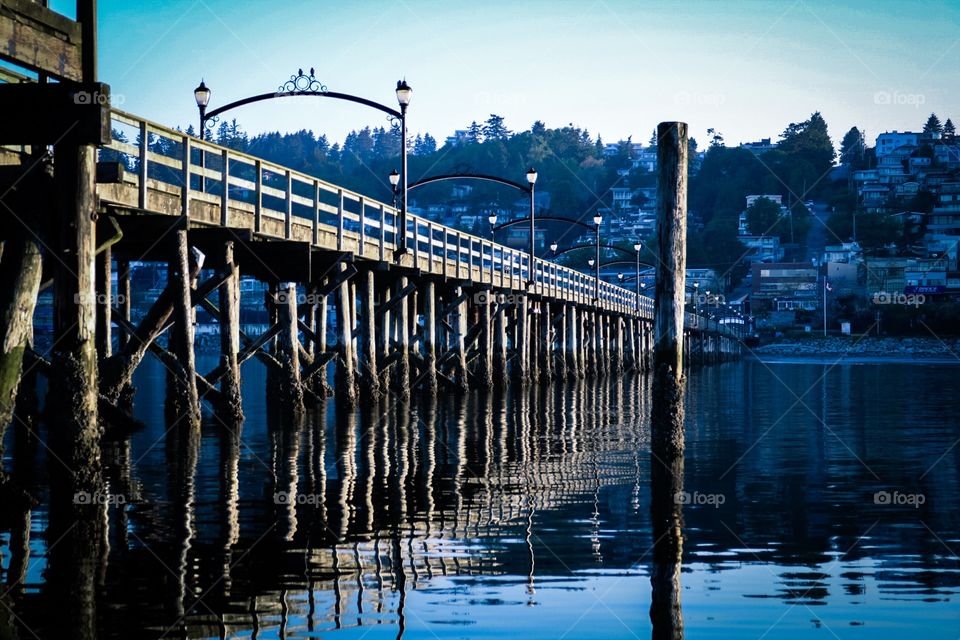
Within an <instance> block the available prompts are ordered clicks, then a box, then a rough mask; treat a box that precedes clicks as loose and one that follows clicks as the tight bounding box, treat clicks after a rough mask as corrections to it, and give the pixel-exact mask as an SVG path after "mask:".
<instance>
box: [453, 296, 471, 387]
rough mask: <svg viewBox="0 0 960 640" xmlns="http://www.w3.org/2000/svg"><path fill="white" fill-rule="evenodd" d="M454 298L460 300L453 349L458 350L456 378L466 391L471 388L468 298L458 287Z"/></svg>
mask: <svg viewBox="0 0 960 640" xmlns="http://www.w3.org/2000/svg"><path fill="white" fill-rule="evenodd" d="M454 296H456V297H457V298H459V299H460V302H459V303H458V304H457V306H456V309H455V311H454V315H456V318H455V320H454V329H455V331H454V334H453V347H452V348H453V349H455V350H456V356H455V365H454V366H455V373H456V375H455V378H454V380H456V382H457V386H458V387H459V388H460V389H461V390H463V391H466V390H467V389H468V388H469V386H470V380H469V372H468V370H467V344H466V337H467V324H468V323H467V298H466V296H464V295H463V288H462V287H457V289H456V291H455V292H454Z"/></svg>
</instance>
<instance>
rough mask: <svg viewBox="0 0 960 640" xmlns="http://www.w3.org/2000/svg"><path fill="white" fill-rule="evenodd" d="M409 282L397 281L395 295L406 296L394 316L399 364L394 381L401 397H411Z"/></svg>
mask: <svg viewBox="0 0 960 640" xmlns="http://www.w3.org/2000/svg"><path fill="white" fill-rule="evenodd" d="M408 284H409V281H408V280H407V277H406V276H401V277H400V279H399V280H398V281H397V290H396V293H395V295H398V296H404V297H403V299H402V300H401V301H400V304H399V305H398V306H397V312H396V313H395V314H394V321H393V336H394V345H395V348H396V349H397V364H396V365H395V371H394V379H395V381H396V382H395V385H396V387H397V391H398V392H399V393H400V397H402V398H409V397H410V382H411V380H410V296H409V295H408V294H405V292H404V290H405V289H406V288H407V285H408Z"/></svg>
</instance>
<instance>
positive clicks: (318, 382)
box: [313, 294, 333, 397]
mask: <svg viewBox="0 0 960 640" xmlns="http://www.w3.org/2000/svg"><path fill="white" fill-rule="evenodd" d="M318 295H319V294H318ZM329 311H330V303H329V299H328V296H327V295H319V297H318V298H317V308H316V310H315V312H314V313H316V316H317V322H316V329H315V331H316V335H317V339H318V340H319V341H318V342H317V349H316V350H317V353H316V357H318V358H319V357H320V356H321V355H322V354H324V353H326V352H327V351H328V350H329V348H330V347H329V345H328V344H327V329H328V327H329V326H330V324H329V319H330V313H329ZM313 380H314V383H313V384H314V388H315V389H316V392H317V394H318V395H320V396H321V397H329V396H330V395H332V394H333V389H332V388H331V387H330V382H329V380H328V379H327V368H326V367H324V368H323V369H322V370H321V371H320V372H319V373H317V374H315V375H314V377H313Z"/></svg>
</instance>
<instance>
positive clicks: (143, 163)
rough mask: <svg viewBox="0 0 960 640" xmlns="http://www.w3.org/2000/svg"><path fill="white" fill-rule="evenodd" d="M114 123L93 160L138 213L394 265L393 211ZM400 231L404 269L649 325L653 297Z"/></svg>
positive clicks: (486, 249) (142, 123)
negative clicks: (171, 209) (213, 224)
mask: <svg viewBox="0 0 960 640" xmlns="http://www.w3.org/2000/svg"><path fill="white" fill-rule="evenodd" d="M112 118H113V123H112V124H113V131H114V135H113V140H112V142H111V143H110V145H109V146H108V147H105V148H104V149H101V151H100V153H101V156H100V157H101V160H112V161H117V162H121V163H122V164H123V165H124V167H125V169H126V171H127V172H129V173H130V174H131V180H132V181H135V184H136V189H137V197H136V206H137V207H138V208H140V209H144V210H146V209H148V208H149V206H148V205H149V194H150V190H151V189H153V190H157V189H159V190H162V191H166V192H167V193H175V194H176V195H177V196H178V197H179V214H180V215H182V216H184V217H185V218H187V219H193V218H194V217H195V215H196V213H195V210H196V208H197V207H198V206H204V207H205V208H206V210H208V211H209V210H211V208H212V210H214V211H219V221H218V222H219V224H220V225H223V226H231V220H232V219H234V218H235V217H236V214H237V212H239V213H242V214H244V215H246V218H245V219H247V220H250V221H252V223H248V224H249V225H250V227H251V228H252V231H253V232H255V233H259V234H263V235H265V236H269V237H276V238H278V239H287V240H298V239H306V240H307V241H309V242H311V243H312V244H313V245H315V246H317V247H319V248H324V249H330V250H338V251H350V252H353V253H354V254H355V255H357V256H358V257H362V258H367V259H371V260H392V259H393V256H394V250H395V249H396V247H397V234H398V233H399V230H398V228H397V225H398V224H399V215H398V211H397V209H396V208H394V207H392V206H390V205H388V204H385V203H383V202H379V201H377V200H374V199H371V198H368V197H366V196H363V195H360V194H358V193H354V192H352V191H349V190H347V189H344V188H342V187H338V186H337V185H334V184H332V183H329V182H326V181H325V180H321V179H319V178H316V177H314V176H311V175H307V174H305V173H301V172H299V171H294V170H292V169H289V168H286V167H283V166H280V165H278V164H274V163H272V162H269V161H267V160H264V159H262V158H257V157H254V156H251V155H248V154H245V153H242V152H239V151H234V150H232V149H229V148H227V147H223V146H220V145H217V144H214V143H211V142H205V141H201V140H199V139H197V138H195V137H193V136H189V135H186V134H184V133H183V132H181V131H176V130H174V129H169V128H167V127H163V126H161V125H158V124H155V123H152V122H149V121H147V120H144V119H142V118H139V117H136V116H134V115H131V114H128V113H124V112H122V111H118V110H113V112H112ZM130 140H133V142H132V143H131V142H130ZM184 186H186V188H184ZM199 203H205V204H204V205H201V204H199ZM207 221H208V222H209V221H210V220H207ZM403 233H405V234H406V237H407V246H408V251H410V255H409V256H402V257H401V258H400V259H401V260H402V261H403V264H408V263H409V266H416V267H418V268H420V269H422V270H424V271H427V272H430V273H435V274H442V275H445V276H451V277H458V278H466V279H472V280H474V281H475V282H480V283H488V284H490V285H491V286H494V287H497V288H500V289H510V290H516V291H518V292H530V293H536V294H538V295H542V296H546V297H549V298H555V299H557V300H562V301H565V302H573V303H578V304H586V305H595V306H598V307H600V308H602V309H604V310H607V311H615V312H618V313H623V314H628V315H637V316H639V317H642V318H645V319H652V318H653V299H652V298H650V297H648V296H642V295H641V296H639V297H638V295H637V293H636V292H633V291H629V290H627V289H624V288H622V287H619V286H617V285H614V284H610V283H608V282H605V281H603V280H600V281H599V282H598V281H597V280H596V279H594V278H593V277H592V276H589V275H587V274H584V273H581V272H579V271H576V270H574V269H570V268H568V267H564V266H562V265H558V264H555V263H552V262H548V261H545V260H541V259H539V258H538V259H537V260H536V264H535V265H533V269H532V270H531V265H530V264H529V255H528V254H527V253H526V252H525V251H518V250H516V249H513V248H511V247H507V246H504V245H500V244H496V243H494V242H492V241H490V240H485V239H483V238H480V237H477V236H474V235H471V234H469V233H465V232H463V231H460V230H458V229H453V228H450V227H446V226H444V225H441V224H438V223H436V222H433V221H432V220H427V219H425V218H421V217H420V216H416V215H412V214H408V215H407V228H406V229H404V230H403ZM531 281H532V284H530V285H529V286H528V283H529V282H531ZM699 320H700V321H699V323H697V321H696V320H695V319H694V317H693V316H692V314H688V318H687V325H688V326H690V327H699V328H701V329H704V330H718V329H719V328H720V325H718V324H717V323H716V322H715V321H712V320H708V319H706V318H703V317H701V318H700V319H699Z"/></svg>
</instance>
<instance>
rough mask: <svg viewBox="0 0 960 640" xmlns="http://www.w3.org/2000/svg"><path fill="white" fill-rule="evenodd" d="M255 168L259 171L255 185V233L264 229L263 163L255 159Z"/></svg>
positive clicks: (255, 178)
mask: <svg viewBox="0 0 960 640" xmlns="http://www.w3.org/2000/svg"><path fill="white" fill-rule="evenodd" d="M253 169H254V171H256V172H257V175H256V176H255V177H254V187H253V190H254V198H253V230H254V232H255V233H260V232H262V231H263V163H262V162H261V161H260V160H255V161H254V163H253Z"/></svg>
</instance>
